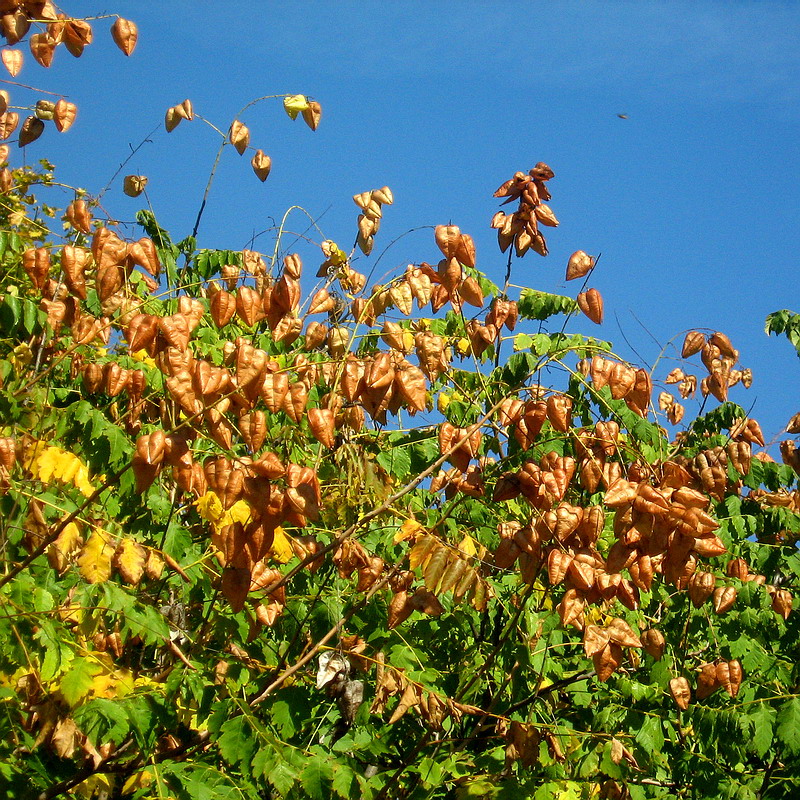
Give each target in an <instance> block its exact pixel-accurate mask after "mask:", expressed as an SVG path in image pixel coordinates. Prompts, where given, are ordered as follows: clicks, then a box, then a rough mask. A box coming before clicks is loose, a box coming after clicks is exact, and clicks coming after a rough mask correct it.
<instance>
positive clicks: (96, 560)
mask: <svg viewBox="0 0 800 800" xmlns="http://www.w3.org/2000/svg"><path fill="white" fill-rule="evenodd" d="M113 555H114V548H113V547H112V545H111V544H110V542H109V537H108V536H107V534H105V533H103V532H101V531H99V530H95V531H94V533H92V535H91V536H90V537H89V541H87V542H86V544H85V545H84V547H83V550H81V554H80V556H78V569H79V570H80V573H81V575H82V576H83V577H84V578H85V579H86V580H87V581H88V582H89V583H105V582H106V581H107V580H108V579H109V578H110V577H111V558H112V556H113Z"/></svg>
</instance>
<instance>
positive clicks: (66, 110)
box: [53, 97, 78, 133]
mask: <svg viewBox="0 0 800 800" xmlns="http://www.w3.org/2000/svg"><path fill="white" fill-rule="evenodd" d="M77 115H78V107H77V106H76V105H75V103H69V102H67V101H66V100H65V99H64V98H63V97H62V98H61V99H60V100H59V101H58V102H57V103H56V105H55V108H54V110H53V122H54V124H55V126H56V130H57V131H58V132H59V133H65V132H66V131H68V130H69V129H70V128H71V127H72V123H73V122H75V117H76V116H77Z"/></svg>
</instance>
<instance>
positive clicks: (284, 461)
mask: <svg viewBox="0 0 800 800" xmlns="http://www.w3.org/2000/svg"><path fill="white" fill-rule="evenodd" d="M0 11H2V14H3V15H4V16H2V19H0V29H1V30H2V33H3V36H4V37H5V40H6V42H7V44H8V46H7V47H6V48H5V49H4V50H3V62H4V64H5V65H6V68H7V69H8V70H9V72H10V73H11V74H12V76H13V75H16V74H17V72H18V71H19V69H20V67H21V64H22V55H21V51H19V50H17V49H15V46H16V45H17V44H18V43H19V42H21V41H26V42H27V43H28V44H29V47H30V51H31V53H32V55H33V57H34V58H35V59H36V60H37V61H39V63H41V64H43V65H45V66H48V65H49V63H50V62H51V61H52V58H53V53H54V52H55V50H56V49H57V48H58V47H61V46H63V47H64V48H65V49H67V50H68V51H69V52H70V53H72V55H74V56H79V55H80V54H81V52H82V50H83V48H84V47H85V46H86V45H88V44H89V43H91V41H92V37H93V34H92V31H93V26H92V23H90V22H89V21H87V20H80V19H73V18H69V17H65V16H63V15H62V16H58V15H57V13H56V10H55V9H54V7H53V6H52V4H51V3H50V2H13V1H12V0H8V2H1V3H0ZM114 19H116V18H114ZM93 24H94V25H95V26H96V25H97V24H98V22H97V21H96V20H95V21H93ZM112 36H113V39H114V41H115V42H116V44H117V45H118V46H119V48H120V49H121V50H122V51H123V52H124V53H125V54H126V55H131V54H132V53H133V51H134V48H135V44H136V37H137V31H136V26H135V24H134V23H132V22H130V21H127V20H121V19H116V21H115V22H114V23H113V27H112ZM0 96H1V97H2V103H3V105H4V106H5V108H4V110H3V113H2V116H0V136H2V138H3V139H4V140H10V138H11V137H12V136H14V135H15V131H16V130H17V127H18V125H19V116H18V114H17V112H16V111H14V110H12V108H14V107H12V106H11V105H10V98H9V97H8V96H7V95H6V94H4V93H3V94H0ZM262 99H269V98H262ZM272 99H277V100H278V101H279V102H281V103H282V104H283V107H284V110H285V111H286V113H287V114H288V115H289V116H290V117H291V118H292V119H294V118H296V117H298V116H300V117H302V119H304V120H305V122H306V124H307V125H308V126H309V127H311V128H312V129H316V128H317V126H318V125H319V124H320V121H321V114H322V110H321V107H320V105H319V104H318V103H317V102H315V101H313V100H311V99H309V98H307V97H306V96H304V95H291V96H280V97H277V98H272ZM29 110H30V116H29V117H28V118H27V120H25V121H24V122H23V123H22V125H21V126H20V127H19V134H18V137H19V138H18V143H19V144H20V145H21V146H24V145H27V144H30V143H32V142H33V141H35V139H36V138H38V137H39V136H40V135H41V134H42V133H43V132H44V131H45V130H46V129H47V128H48V127H49V124H48V123H51V122H52V125H53V126H54V127H55V128H56V129H57V130H58V131H62V132H63V131H64V130H66V129H67V128H69V127H70V125H71V124H72V122H73V121H75V119H76V114H77V108H76V107H75V106H74V105H73V104H71V103H68V102H67V101H66V99H62V100H59V101H58V102H56V103H49V102H44V101H41V100H40V101H38V102H37V103H35V104H32V105H31V107H30V109H29ZM241 116H243V114H242V115H241ZM195 118H196V115H195V112H194V109H193V108H192V104H191V102H190V101H188V100H187V101H184V102H183V103H181V104H178V105H176V106H174V107H172V108H170V109H168V111H167V113H166V118H165V125H166V128H167V130H168V131H169V130H174V129H175V127H176V126H177V125H178V124H187V123H189V122H192V121H193V120H195ZM78 122H79V120H78ZM212 127H213V126H212ZM215 130H216V131H217V134H218V135H219V137H220V154H221V155H225V153H226V152H227V151H229V149H230V147H233V148H234V149H235V150H236V151H237V152H238V153H239V154H240V155H242V154H244V153H248V154H250V153H252V161H251V164H252V167H253V170H254V172H255V174H256V176H257V177H258V178H259V179H260V180H266V179H267V177H268V175H269V168H270V163H271V162H270V160H269V157H268V156H267V155H265V154H264V152H263V151H261V150H258V149H256V148H255V147H254V146H251V145H250V136H249V130H248V129H247V127H246V125H245V123H244V121H243V120H242V119H240V118H238V117H237V119H236V120H234V121H233V122H232V123H231V124H230V125H228V126H223V127H222V128H215ZM25 152H26V153H27V151H25ZM0 156H2V158H1V159H0V160H2V161H3V162H4V163H5V164H6V165H5V166H4V167H3V168H2V169H0V191H1V192H2V195H1V197H2V202H1V203H0V260H2V275H1V276H0V379H1V380H2V386H0V426H2V428H1V429H0V492H1V493H2V494H1V496H0V515H1V516H2V522H0V537H1V538H0V547H1V548H2V574H0V643H2V644H1V646H0V700H1V701H2V709H3V713H2V715H0V731H1V732H2V735H1V736H0V786H2V788H3V790H4V791H5V794H6V796H8V797H10V798H27V797H41V798H53V797H59V796H62V795H67V794H76V795H78V796H82V797H87V798H88V797H100V796H104V797H130V798H133V799H134V800H136V799H138V798H151V797H152V798H155V797H159V798H165V797H177V798H195V797H200V798H208V800H213V799H214V798H229V797H243V798H254V799H255V798H263V797H286V798H289V799H290V800H291V799H292V798H303V797H309V798H313V800H322V798H328V797H341V798H350V797H363V798H375V799H377V798H399V797H403V798H420V799H421V798H431V799H432V798H444V797H458V798H469V797H476V798H477V797H491V798H518V797H535V798H561V800H567V798H591V797H602V798H650V797H652V798H660V797H663V798H668V797H669V798H671V797H685V798H718V797H730V798H734V797H735V798H742V799H745V798H784V797H785V798H789V797H793V796H795V793H796V792H797V790H798V786H799V785H800V777H798V776H800V695H799V694H798V685H800V675H799V674H798V669H799V668H798V663H797V647H798V633H799V632H800V631H799V629H798V619H797V615H796V614H794V613H793V611H792V607H793V602H794V595H795V594H796V593H797V588H798V580H799V579H800V555H799V554H798V551H797V547H796V541H797V538H798V532H800V500H799V498H800V495H799V494H798V490H797V472H798V469H800V460H798V459H800V457H798V456H797V454H796V450H795V445H794V442H793V441H791V440H787V441H785V442H784V443H783V444H782V445H781V454H782V456H783V462H784V463H783V464H778V463H775V462H774V461H773V459H772V458H771V457H770V455H769V454H768V453H767V451H766V450H765V449H764V445H765V442H764V438H763V435H762V433H761V429H760V427H759V425H758V423H757V422H756V421H755V420H754V419H752V418H750V417H749V416H748V414H747V412H746V411H745V409H744V407H743V405H744V406H746V405H747V403H746V402H745V401H744V399H743V398H744V397H745V394H744V393H745V392H746V390H747V388H749V385H750V382H751V380H752V376H751V375H750V374H749V371H748V370H747V369H744V368H742V367H741V365H740V364H739V353H738V351H737V350H736V349H734V347H733V345H732V343H731V342H730V340H729V339H728V337H727V336H725V335H724V334H723V333H721V332H713V331H709V332H702V331H698V330H695V331H689V332H688V333H687V334H686V336H685V340H684V344H683V350H682V353H681V358H682V361H681V364H680V365H679V366H676V367H675V368H674V369H672V370H671V371H670V372H669V373H668V374H667V375H663V376H659V375H658V374H657V372H656V371H654V370H648V369H646V368H644V367H641V366H640V367H637V366H634V365H630V364H628V363H626V362H624V361H623V360H622V359H620V358H618V357H616V356H615V355H614V353H613V348H612V345H611V344H610V343H608V342H605V341H601V340H599V339H596V338H594V337H592V336H589V335H585V334H583V333H580V332H579V329H580V327H581V325H576V322H578V321H580V320H582V319H583V318H582V317H580V316H579V314H581V313H582V314H583V315H585V317H586V318H588V319H589V320H591V321H594V322H599V321H600V320H602V314H603V301H602V297H600V295H599V293H598V292H597V291H596V290H594V289H592V288H591V287H588V281H589V280H590V279H591V275H592V272H593V270H594V269H595V268H596V266H597V264H596V261H595V259H593V258H592V257H591V256H589V255H587V254H586V253H584V252H583V251H580V250H579V251H577V252H576V253H575V254H574V255H573V257H572V258H571V259H570V262H569V264H568V266H567V278H568V279H569V280H578V281H582V284H583V285H582V286H581V289H580V291H579V292H578V293H577V298H576V299H573V298H572V297H565V296H560V295H554V294H550V293H547V292H542V291H538V290H536V289H534V288H528V289H524V290H523V291H522V292H521V293H520V294H519V295H518V296H517V297H516V299H514V298H513V297H512V296H511V293H510V288H511V287H510V286H509V284H510V275H511V271H512V268H513V266H514V263H515V259H519V258H523V257H525V256H526V254H528V253H530V252H531V251H533V253H534V255H531V256H529V257H535V254H537V253H538V254H539V255H541V256H544V255H546V254H547V245H546V242H545V238H544V236H543V234H542V229H543V228H545V227H555V226H557V225H558V221H557V219H556V216H555V214H554V212H553V210H552V209H551V208H550V207H549V206H548V205H547V203H548V202H550V199H551V198H550V192H549V188H548V187H549V186H550V181H551V180H552V179H553V178H554V174H553V171H552V170H551V169H550V168H549V167H548V166H547V165H545V164H543V163H539V164H537V165H536V166H535V167H534V168H533V169H531V170H530V171H529V172H518V173H516V174H515V175H514V176H513V177H512V178H511V179H510V180H508V181H506V182H505V183H503V184H502V185H501V186H500V188H499V189H498V190H497V191H496V192H495V196H496V197H498V198H503V199H504V201H505V202H508V203H515V204H516V205H515V206H514V211H513V212H512V213H506V212H505V211H498V212H497V214H495V216H494V218H493V219H492V221H491V224H492V227H494V228H496V229H497V231H498V242H499V246H500V249H501V250H502V251H503V252H507V253H508V261H507V270H508V271H507V275H506V282H505V285H504V286H496V285H494V284H493V283H492V282H491V281H489V280H488V279H487V277H486V275H485V274H484V273H483V272H482V271H481V270H480V268H479V259H478V258H477V257H476V253H475V246H474V242H473V240H472V238H471V237H470V236H469V235H467V234H465V233H462V232H461V230H460V229H459V228H458V227H456V226H454V225H438V226H436V227H435V229H434V237H433V240H432V241H430V243H429V248H428V251H427V252H426V253H423V254H422V256H423V257H426V258H432V260H433V261H434V262H435V263H432V264H431V263H428V262H426V261H422V260H421V261H420V262H419V263H416V264H412V265H408V266H405V265H403V266H402V267H401V268H400V269H398V270H396V271H395V272H393V273H392V274H390V275H388V276H386V277H385V278H384V279H381V282H380V283H371V282H370V279H369V278H368V276H367V275H366V274H365V273H366V272H367V271H368V270H369V269H371V267H369V266H368V267H363V266H362V265H363V264H365V263H366V264H368V265H369V264H370V263H371V262H370V261H369V258H370V254H371V251H372V249H373V247H374V244H375V240H376V237H378V236H379V229H380V224H381V221H382V219H383V216H384V214H387V215H388V214H390V207H391V205H392V204H393V201H394V198H393V197H392V193H391V191H390V189H389V188H388V187H383V188H381V189H375V190H371V191H365V192H364V193H362V194H359V195H356V196H355V198H354V200H355V203H356V205H357V206H358V209H359V216H358V225H357V227H358V233H357V235H356V237H355V244H354V245H353V248H352V249H351V250H346V249H344V248H342V247H340V246H339V245H337V244H336V243H335V242H334V241H333V240H331V239H326V238H323V237H322V235H321V234H320V238H319V239H318V240H309V242H308V243H307V244H306V245H304V246H303V247H302V248H300V249H301V251H302V252H301V253H294V252H286V250H285V242H284V237H283V236H282V235H281V232H280V231H279V233H278V235H277V236H276V238H275V242H274V249H273V250H272V252H270V253H259V252H255V251H250V250H244V251H230V250H219V249H213V248H199V247H198V244H197V238H196V236H197V233H198V226H199V223H200V219H201V217H202V210H203V209H202V207H201V210H200V214H199V215H198V218H197V221H196V222H195V224H194V227H193V229H192V230H191V231H188V230H187V231H186V232H185V234H186V235H184V236H183V238H181V239H174V238H173V237H172V236H171V234H170V233H169V232H167V231H166V230H164V229H163V228H162V227H160V225H159V224H158V222H157V219H156V216H155V215H154V213H153V212H152V210H151V209H148V208H145V209H143V210H142V211H140V212H139V214H138V215H137V220H138V225H139V227H140V231H138V233H137V234H136V235H135V236H130V235H126V231H125V229H124V227H123V226H119V225H118V224H117V223H115V222H114V221H113V220H112V219H110V218H109V216H108V213H107V212H106V211H105V207H104V206H103V205H101V204H100V203H99V201H98V198H96V197H93V196H92V195H91V194H89V193H87V192H85V191H83V190H81V189H75V190H74V192H73V197H72V198H71V200H70V202H69V203H68V204H67V206H66V208H65V209H64V211H63V217H62V215H61V212H60V211H57V210H56V209H55V207H54V206H50V205H49V204H48V203H47V202H45V199H46V198H49V197H50V196H52V195H53V194H54V193H56V192H58V191H59V189H58V188H57V187H56V186H55V182H54V178H53V167H52V166H51V165H50V164H48V163H47V162H41V163H40V164H39V165H38V166H37V165H32V164H29V163H24V164H22V165H21V166H19V167H16V168H12V167H10V166H8V163H7V162H9V161H10V160H11V158H10V151H9V146H8V145H2V153H0ZM212 177H213V171H212ZM146 184H147V179H146V177H145V176H138V175H129V176H127V177H125V178H124V180H123V189H124V191H125V192H126V193H127V194H129V195H131V196H139V195H141V194H143V193H145V192H146ZM210 184H211V182H209V186H210ZM145 196H146V195H145ZM61 220H63V226H61V225H59V222H60V221H61ZM281 230H282V229H281ZM347 235H349V233H348V234H347ZM437 250H438V254H437V256H436V257H433V254H434V253H436V252H437ZM359 252H360V255H359ZM304 261H305V262H306V263H308V262H311V263H313V264H314V267H316V268H318V270H317V273H316V283H314V279H313V278H312V277H310V276H309V275H308V270H305V273H304V269H303V262H304ZM797 319H798V318H797V316H796V315H793V314H791V313H790V312H788V311H783V312H777V313H776V314H774V315H772V316H771V317H770V320H769V321H768V331H770V332H775V333H785V334H787V336H788V337H789V338H790V340H791V341H792V342H793V343H794V344H795V345H797V332H798V329H799V327H798V323H797ZM697 356H699V360H700V362H701V364H702V367H700V369H702V370H705V372H706V376H705V377H704V378H702V380H699V381H698V377H697V375H696V374H695V373H696V372H697V371H698V366H697V365H696V363H695V362H693V361H692V360H691V359H694V358H695V357H697ZM693 364H695V365H694V366H693ZM670 386H675V387H677V389H676V390H675V391H676V392H677V394H679V395H680V398H679V397H676V396H675V394H673V393H672V390H670V388H669V387H670ZM697 391H700V392H701V393H702V395H703V396H704V397H705V398H707V400H708V403H709V404H710V405H713V406H714V407H713V408H712V409H711V410H709V411H707V412H706V413H704V414H702V415H700V416H698V417H696V418H695V419H692V420H689V419H688V418H685V409H684V406H683V405H682V404H681V402H680V400H681V399H684V398H686V397H689V396H691V395H693V394H694V393H695V392H697ZM729 391H730V392H731V394H736V395H737V399H738V397H739V395H741V398H742V405H740V404H737V403H735V402H733V401H732V400H730V399H729ZM703 408H704V409H705V404H704V406H703ZM670 431H671V433H670ZM789 432H790V433H798V432H800V421H798V420H797V419H795V420H792V422H791V423H790V425H789Z"/></svg>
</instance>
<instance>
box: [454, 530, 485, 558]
mask: <svg viewBox="0 0 800 800" xmlns="http://www.w3.org/2000/svg"><path fill="white" fill-rule="evenodd" d="M476 545H477V543H476V542H475V540H474V539H473V538H472V537H471V536H470V535H469V534H466V535H465V536H464V538H463V539H462V540H461V541H460V542H459V543H458V549H459V550H460V551H461V554H462V555H465V556H476V555H478V547H479V546H480V545H477V546H476Z"/></svg>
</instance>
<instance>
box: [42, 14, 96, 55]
mask: <svg viewBox="0 0 800 800" xmlns="http://www.w3.org/2000/svg"><path fill="white" fill-rule="evenodd" d="M60 24H61V23H60V22H59V23H51V24H50V25H48V30H49V31H50V35H51V36H53V38H54V39H56V41H58V36H57V35H54V34H55V27H56V26H57V25H60ZM93 39H94V32H93V31H92V26H91V25H90V24H89V23H88V22H87V21H86V20H83V19H71V20H69V21H68V22H67V23H66V24H64V26H63V30H62V32H61V41H62V42H63V43H64V46H65V47H66V48H67V51H68V52H69V54H70V55H72V56H74V57H75V58H80V57H81V55H83V50H84V48H85V47H86V45H88V44H91V43H92V41H93Z"/></svg>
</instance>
